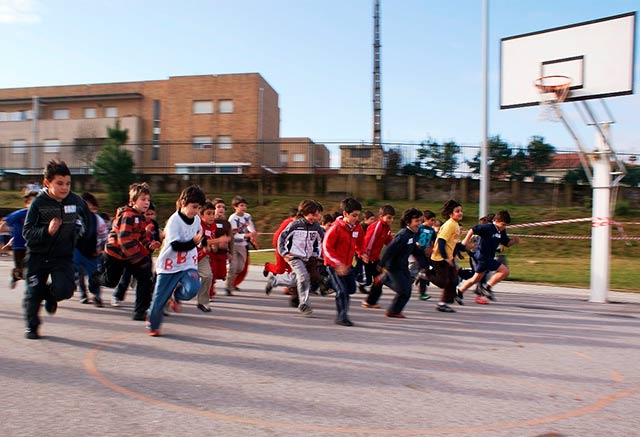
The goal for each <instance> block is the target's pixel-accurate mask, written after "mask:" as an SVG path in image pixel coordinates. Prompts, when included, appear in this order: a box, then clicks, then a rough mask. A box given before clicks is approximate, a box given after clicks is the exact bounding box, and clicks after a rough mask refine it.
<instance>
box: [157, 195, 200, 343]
mask: <svg viewBox="0 0 640 437" xmlns="http://www.w3.org/2000/svg"><path fill="white" fill-rule="evenodd" d="M205 202H206V197H205V194H204V192H203V191H202V190H201V189H200V187H198V186H197V185H191V186H190V187H187V188H185V189H184V190H183V191H182V193H181V194H180V197H179V198H178V202H177V206H178V210H177V211H176V212H175V213H173V215H172V216H171V217H169V220H168V221H167V225H166V227H165V228H164V232H165V237H164V245H163V246H162V249H161V250H160V254H159V255H158V259H157V261H156V273H157V274H158V278H157V280H156V286H155V289H154V291H153V302H152V304H151V308H150V309H149V320H148V330H149V335H150V336H152V337H158V336H159V335H160V325H161V323H162V316H163V315H164V314H163V309H164V307H165V305H166V304H167V301H168V300H169V298H170V297H171V294H172V293H173V294H174V295H175V299H176V300H177V301H182V300H190V299H193V297H195V295H196V294H198V290H199V289H200V278H199V277H198V251H197V247H198V245H199V244H200V242H201V241H202V237H203V232H202V228H201V226H200V216H199V215H198V213H199V212H200V208H201V207H202V205H204V203H205ZM178 284H180V285H181V287H177V288H176V286H177V285H178ZM174 290H175V291H174Z"/></svg>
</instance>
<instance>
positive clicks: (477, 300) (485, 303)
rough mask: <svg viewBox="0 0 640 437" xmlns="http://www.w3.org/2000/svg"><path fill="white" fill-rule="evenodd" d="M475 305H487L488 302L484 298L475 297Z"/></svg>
mask: <svg viewBox="0 0 640 437" xmlns="http://www.w3.org/2000/svg"><path fill="white" fill-rule="evenodd" d="M476 303H477V304H479V305H489V301H488V300H487V298H486V297H484V296H476Z"/></svg>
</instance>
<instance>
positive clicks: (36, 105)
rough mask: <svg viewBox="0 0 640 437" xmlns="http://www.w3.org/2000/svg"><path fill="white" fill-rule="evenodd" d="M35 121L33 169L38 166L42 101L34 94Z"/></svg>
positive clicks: (33, 131)
mask: <svg viewBox="0 0 640 437" xmlns="http://www.w3.org/2000/svg"><path fill="white" fill-rule="evenodd" d="M31 112H32V113H33V123H31V125H32V141H31V169H33V170H35V169H37V168H38V167H39V166H38V139H39V138H38V136H39V135H38V121H39V118H40V102H39V99H38V96H33V108H32V111H31Z"/></svg>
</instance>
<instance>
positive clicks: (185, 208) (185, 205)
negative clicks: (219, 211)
mask: <svg viewBox="0 0 640 437" xmlns="http://www.w3.org/2000/svg"><path fill="white" fill-rule="evenodd" d="M206 201H207V196H205V194H204V191H202V189H201V188H200V187H199V186H197V185H189V186H188V187H187V188H185V189H184V190H182V193H180V197H178V201H177V202H176V204H177V206H178V209H179V211H180V213H181V214H183V215H185V216H187V217H188V218H193V217H195V216H196V215H197V214H198V213H199V212H200V208H202V205H204V204H205V203H206Z"/></svg>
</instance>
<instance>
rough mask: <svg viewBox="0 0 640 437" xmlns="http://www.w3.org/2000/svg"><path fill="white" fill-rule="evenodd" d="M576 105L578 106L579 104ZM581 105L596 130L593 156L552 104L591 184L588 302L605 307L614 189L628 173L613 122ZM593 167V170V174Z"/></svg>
mask: <svg viewBox="0 0 640 437" xmlns="http://www.w3.org/2000/svg"><path fill="white" fill-rule="evenodd" d="M574 103H576V104H577V102H574ZM582 105H583V110H584V111H585V112H586V113H587V114H588V116H589V118H590V120H591V122H590V123H589V122H588V123H587V124H589V125H592V126H594V127H595V129H596V144H597V149H596V151H595V152H594V153H587V152H586V151H585V149H584V147H583V146H582V142H581V141H580V139H579V138H578V136H577V134H576V132H575V131H574V130H573V128H572V127H571V125H570V124H569V121H568V120H567V118H566V117H565V116H564V113H563V111H562V109H560V106H559V105H558V104H557V103H554V104H553V109H554V112H555V114H556V116H557V118H558V119H559V120H560V121H562V123H563V124H564V126H565V127H566V128H567V130H568V131H569V133H570V134H571V136H572V137H573V140H574V141H575V143H576V145H577V146H578V149H579V150H580V162H581V163H582V166H583V168H584V171H585V174H586V175H587V178H588V179H589V183H590V184H591V188H592V196H591V199H592V205H591V217H592V218H591V266H590V267H591V278H590V286H591V289H590V295H589V302H594V303H606V302H607V298H608V293H609V279H610V278H609V275H610V262H611V214H612V211H611V205H612V203H611V189H612V188H613V187H615V186H616V185H617V184H618V183H619V182H620V181H621V180H622V177H623V176H624V175H625V173H626V169H625V167H624V164H623V163H622V162H621V161H620V160H619V159H618V157H617V156H616V154H615V153H614V152H613V149H612V148H611V145H610V141H609V139H610V125H611V124H612V123H613V121H603V122H598V121H597V120H596V119H595V116H594V113H593V111H592V110H591V109H590V107H589V105H588V104H587V103H586V102H582ZM588 158H590V162H589V161H588V160H587V159H588ZM612 163H614V164H615V165H616V166H617V169H616V170H617V171H616V172H615V173H612V168H611V167H612ZM590 167H592V168H593V172H591V168H590ZM612 174H615V175H617V177H616V179H615V180H614V181H613V182H612V180H611V176H612Z"/></svg>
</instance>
